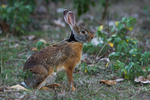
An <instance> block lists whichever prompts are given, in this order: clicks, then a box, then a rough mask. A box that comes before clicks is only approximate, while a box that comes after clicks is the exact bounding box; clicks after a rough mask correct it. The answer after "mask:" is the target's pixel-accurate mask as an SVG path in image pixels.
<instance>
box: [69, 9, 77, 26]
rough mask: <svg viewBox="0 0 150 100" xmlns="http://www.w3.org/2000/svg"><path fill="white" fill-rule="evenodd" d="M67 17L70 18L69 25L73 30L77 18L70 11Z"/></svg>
mask: <svg viewBox="0 0 150 100" xmlns="http://www.w3.org/2000/svg"><path fill="white" fill-rule="evenodd" d="M67 16H68V23H69V25H70V27H71V28H73V27H74V26H75V24H76V20H75V16H74V14H73V12H71V11H69V12H68V13H67Z"/></svg>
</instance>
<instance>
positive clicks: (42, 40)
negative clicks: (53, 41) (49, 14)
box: [39, 39, 47, 44]
mask: <svg viewBox="0 0 150 100" xmlns="http://www.w3.org/2000/svg"><path fill="white" fill-rule="evenodd" d="M39 41H41V42H44V43H45V44H47V41H46V40H44V39H40V40H39Z"/></svg>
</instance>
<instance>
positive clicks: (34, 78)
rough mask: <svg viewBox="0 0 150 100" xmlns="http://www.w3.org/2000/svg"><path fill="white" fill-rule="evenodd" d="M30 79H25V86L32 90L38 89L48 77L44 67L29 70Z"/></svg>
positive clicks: (34, 66)
mask: <svg viewBox="0 0 150 100" xmlns="http://www.w3.org/2000/svg"><path fill="white" fill-rule="evenodd" d="M28 72H29V73H31V74H29V76H28V75H27V76H28V77H25V78H24V82H25V84H26V85H27V86H28V87H30V88H37V86H38V85H39V84H40V83H41V82H42V81H43V80H44V79H45V78H46V77H47V73H48V72H47V70H46V68H45V67H43V66H42V65H33V66H31V67H29V68H28V69H27V73H28Z"/></svg>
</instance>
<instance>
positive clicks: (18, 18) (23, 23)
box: [0, 0, 33, 34]
mask: <svg viewBox="0 0 150 100" xmlns="http://www.w3.org/2000/svg"><path fill="white" fill-rule="evenodd" d="M9 1H11V0H9ZM32 10H33V9H32V8H31V6H30V5H25V2H24V1H21V2H13V3H11V2H10V3H8V5H3V6H0V13H2V16H0V20H2V21H5V22H9V25H10V31H11V32H13V34H14V33H16V32H18V33H25V30H26V27H27V25H28V22H29V21H30V14H31V12H32Z"/></svg>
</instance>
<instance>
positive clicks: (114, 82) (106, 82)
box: [100, 80, 117, 85]
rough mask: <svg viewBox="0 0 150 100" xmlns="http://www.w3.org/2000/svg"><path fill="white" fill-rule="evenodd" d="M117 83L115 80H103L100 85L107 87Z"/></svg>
mask: <svg viewBox="0 0 150 100" xmlns="http://www.w3.org/2000/svg"><path fill="white" fill-rule="evenodd" d="M116 83H117V82H116V81H114V80H101V81H100V84H106V85H114V84H116Z"/></svg>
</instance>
